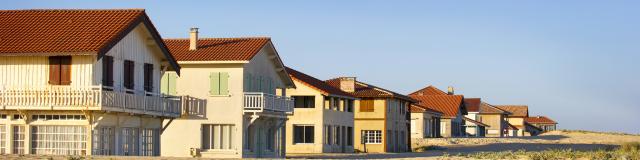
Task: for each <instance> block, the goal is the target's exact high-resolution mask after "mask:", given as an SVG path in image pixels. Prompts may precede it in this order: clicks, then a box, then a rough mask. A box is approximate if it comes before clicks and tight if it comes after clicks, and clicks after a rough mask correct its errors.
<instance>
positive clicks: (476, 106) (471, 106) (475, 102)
mask: <svg viewBox="0 0 640 160" xmlns="http://www.w3.org/2000/svg"><path fill="white" fill-rule="evenodd" d="M480 103H481V101H480V98H464V105H465V106H466V107H467V111H468V112H480Z"/></svg>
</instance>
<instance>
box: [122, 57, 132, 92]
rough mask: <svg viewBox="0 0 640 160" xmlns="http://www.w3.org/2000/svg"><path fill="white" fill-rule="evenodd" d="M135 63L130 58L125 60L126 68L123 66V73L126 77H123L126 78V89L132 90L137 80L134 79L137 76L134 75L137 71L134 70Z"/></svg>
mask: <svg viewBox="0 0 640 160" xmlns="http://www.w3.org/2000/svg"><path fill="white" fill-rule="evenodd" d="M134 65H135V64H134V63H133V61H130V60H125V61H124V68H123V69H124V71H123V72H122V73H123V77H124V79H123V80H124V87H125V88H126V89H131V90H132V89H133V87H134V83H135V81H134V80H135V79H134V77H135V75H134V73H135V72H134V69H135V68H134Z"/></svg>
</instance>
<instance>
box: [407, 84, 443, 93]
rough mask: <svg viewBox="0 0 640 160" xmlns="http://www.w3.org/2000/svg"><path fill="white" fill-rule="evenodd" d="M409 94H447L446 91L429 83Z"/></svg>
mask: <svg viewBox="0 0 640 160" xmlns="http://www.w3.org/2000/svg"><path fill="white" fill-rule="evenodd" d="M409 95H447V93H446V92H444V91H442V90H440V89H438V88H436V87H434V86H431V85H430V86H427V87H425V88H422V89H420V90H418V91H415V92H413V93H411V94H409Z"/></svg>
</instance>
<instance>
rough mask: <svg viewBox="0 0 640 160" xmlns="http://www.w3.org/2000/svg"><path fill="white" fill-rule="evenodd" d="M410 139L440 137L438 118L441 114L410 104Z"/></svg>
mask: <svg viewBox="0 0 640 160" xmlns="http://www.w3.org/2000/svg"><path fill="white" fill-rule="evenodd" d="M409 109H410V111H411V126H410V127H409V128H410V129H411V132H410V133H411V138H420V139H421V138H434V137H440V132H438V131H440V117H441V116H442V112H440V111H436V110H433V109H430V108H429V107H426V106H421V105H418V104H411V106H410V108H409Z"/></svg>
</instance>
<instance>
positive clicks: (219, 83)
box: [209, 72, 229, 95]
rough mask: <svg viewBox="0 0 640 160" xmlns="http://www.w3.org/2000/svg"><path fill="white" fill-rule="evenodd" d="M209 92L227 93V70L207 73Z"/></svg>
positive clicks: (216, 93) (213, 93)
mask: <svg viewBox="0 0 640 160" xmlns="http://www.w3.org/2000/svg"><path fill="white" fill-rule="evenodd" d="M209 94H210V95H229V73H228V72H211V73H210V74H209Z"/></svg>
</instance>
